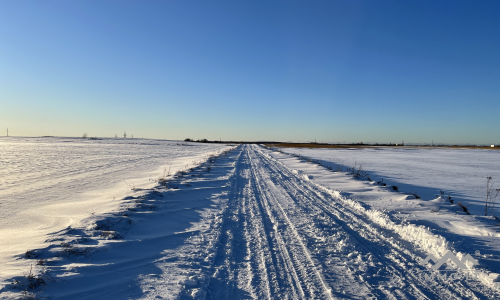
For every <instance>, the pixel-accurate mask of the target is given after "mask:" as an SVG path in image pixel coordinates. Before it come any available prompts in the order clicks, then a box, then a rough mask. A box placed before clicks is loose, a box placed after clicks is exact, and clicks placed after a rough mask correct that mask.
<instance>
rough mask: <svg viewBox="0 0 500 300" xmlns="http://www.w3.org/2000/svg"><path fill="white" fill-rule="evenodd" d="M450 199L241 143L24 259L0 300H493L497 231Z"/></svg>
mask: <svg viewBox="0 0 500 300" xmlns="http://www.w3.org/2000/svg"><path fill="white" fill-rule="evenodd" d="M445 200H446V199H444V198H441V197H435V199H432V200H425V199H415V198H412V197H409V195H408V194H405V193H398V192H395V191H391V190H390V189H388V188H387V187H383V186H380V185H377V184H375V183H374V182H369V181H367V180H359V179H353V178H352V176H351V175H348V174H346V173H345V172H333V171H332V170H329V169H328V168H327V167H325V166H322V165H320V164H318V163H315V162H309V161H308V160H307V159H302V158H299V157H294V156H291V155H287V154H285V153H280V152H276V151H273V150H268V149H264V148H262V147H259V146H256V145H242V146H240V147H238V148H236V149H234V150H232V151H231V152H226V153H223V154H222V155H220V156H219V157H211V158H209V159H208V161H206V162H204V163H203V164H201V165H200V166H198V167H196V168H192V169H189V170H186V171H185V172H182V173H177V174H176V176H175V177H173V178H170V179H169V180H168V181H167V182H164V183H157V184H156V185H155V186H150V187H148V188H147V189H143V190H137V191H134V193H133V194H132V195H129V196H127V197H124V198H121V199H119V200H117V202H118V203H119V205H118V209H116V210H115V211H113V212H110V213H106V214H101V215H95V216H91V217H90V218H87V219H85V221H83V222H82V224H81V225H82V226H80V227H72V228H67V229H64V230H61V231H60V232H57V233H54V234H53V235H51V241H50V242H48V245H45V247H44V248H40V249H37V250H35V251H33V253H32V256H31V258H25V259H24V260H27V261H29V262H31V263H32V264H33V265H34V269H33V274H34V276H32V277H34V279H33V278H32V279H31V281H30V279H29V276H17V277H15V278H13V282H14V283H15V284H9V285H6V286H4V287H3V288H2V289H1V290H0V295H1V296H3V297H4V298H7V297H10V296H12V295H14V294H15V293H19V291H20V290H22V289H23V288H26V287H29V284H30V283H31V284H32V285H38V287H35V289H29V291H30V292H34V293H35V294H36V296H37V297H39V298H42V297H50V298H51V299H104V298H108V299H498V298H499V297H500V293H499V290H498V282H497V276H498V274H497V273H500V272H499V271H500V268H499V266H498V257H497V256H498V253H499V250H500V246H499V245H498V239H499V237H500V236H499V234H498V226H495V225H494V221H493V220H491V219H488V218H480V217H474V216H466V215H464V214H463V213H461V211H460V210H457V209H456V208H457V207H456V205H451V204H448V203H446V201H445ZM459 228H461V229H462V231H461V232H460V231H459V230H458V229H459ZM448 251H451V252H450V253H451V254H452V255H453V257H457V258H458V259H460V260H462V261H463V263H464V264H465V265H464V267H465V269H461V271H460V272H454V273H453V274H455V275H458V276H455V277H453V276H452V277H451V278H450V277H449V276H446V277H444V274H450V273H449V272H451V270H453V271H457V267H460V265H459V264H461V262H460V260H456V261H454V262H452V261H448V263H446V264H445V265H443V266H442V269H440V271H432V270H431V269H429V268H430V266H431V265H432V264H433V263H434V262H433V261H432V260H431V261H429V263H428V264H424V265H422V264H421V262H422V260H423V259H424V258H426V257H427V256H428V255H431V254H432V255H433V256H434V257H436V258H438V259H439V258H441V257H443V255H445V253H447V252H448ZM476 251H478V252H476ZM467 254H470V255H472V256H469V257H468V256H467ZM40 260H43V263H42V265H36V263H37V262H39V261H40ZM473 260H474V261H475V260H477V262H474V261H473ZM445 266H448V267H449V268H451V269H450V270H448V269H444V267H445ZM28 271H29V270H27V272H28ZM436 274H438V275H439V276H434V275H436ZM464 274H473V276H469V277H464ZM26 275H29V273H27V274H26ZM27 277H28V278H27ZM37 279H40V280H42V281H43V282H39V281H37ZM37 282H39V284H36V283H37Z"/></svg>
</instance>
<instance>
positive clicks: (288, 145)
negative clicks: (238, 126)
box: [266, 143, 380, 148]
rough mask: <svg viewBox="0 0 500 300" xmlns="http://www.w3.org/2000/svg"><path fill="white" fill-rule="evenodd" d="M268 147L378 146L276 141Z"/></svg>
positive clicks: (369, 146)
mask: <svg viewBox="0 0 500 300" xmlns="http://www.w3.org/2000/svg"><path fill="white" fill-rule="evenodd" d="M266 146H269V147H283V148H373V147H380V146H372V145H330V144H312V143H278V144H266Z"/></svg>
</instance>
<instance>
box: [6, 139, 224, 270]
mask: <svg viewBox="0 0 500 300" xmlns="http://www.w3.org/2000/svg"><path fill="white" fill-rule="evenodd" d="M227 147H228V146H227V145H220V144H201V143H184V142H175V141H164V140H143V139H102V140H86V139H81V138H16V137H10V138H5V137H4V138H0V245H1V247H0V265H1V266H2V268H1V269H0V278H3V279H5V278H8V277H9V276H13V275H17V274H19V272H20V270H22V271H25V270H24V269H22V267H25V266H23V262H21V261H19V260H17V261H16V260H13V257H15V256H19V255H21V254H24V253H25V252H26V251H27V250H30V249H35V248H39V247H41V246H43V245H44V241H45V240H47V238H48V235H49V234H51V233H54V232H57V231H60V230H62V229H65V228H67V227H68V226H72V227H78V226H79V225H80V221H81V220H83V219H85V218H88V217H89V216H91V215H92V214H95V215H99V214H102V213H105V212H110V211H113V210H115V209H116V208H117V207H118V206H119V204H120V203H119V201H117V200H118V199H122V198H123V197H125V196H126V195H127V194H129V193H131V188H130V186H135V187H136V188H147V187H149V186H152V185H154V184H156V182H155V181H151V180H150V178H154V179H157V178H158V177H160V176H163V173H164V170H165V169H166V170H167V172H168V170H169V169H170V173H171V174H173V173H175V172H176V171H178V170H180V169H185V168H186V167H192V166H193V164H196V163H198V162H200V161H202V160H205V159H206V158H207V156H208V155H209V154H213V153H216V152H217V151H221V150H223V149H226V148H227Z"/></svg>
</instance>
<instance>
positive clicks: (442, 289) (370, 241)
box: [256, 150, 497, 299]
mask: <svg viewBox="0 0 500 300" xmlns="http://www.w3.org/2000/svg"><path fill="white" fill-rule="evenodd" d="M256 153H258V154H259V157H260V158H261V159H262V161H264V164H265V167H266V168H268V169H269V170H270V173H272V172H276V173H278V174H280V176H277V177H279V178H280V180H273V182H274V183H275V184H276V185H280V186H282V187H283V190H285V191H287V192H288V193H289V195H290V197H291V198H292V199H294V200H295V201H296V203H297V207H301V208H303V209H304V210H305V211H307V212H308V213H311V212H317V211H318V209H319V210H321V211H322V212H324V213H325V214H326V215H327V216H328V217H329V218H331V220H332V221H333V222H335V223H338V224H339V225H340V227H341V228H342V230H344V231H345V232H346V233H347V234H348V236H350V237H352V238H354V240H355V241H356V242H357V244H358V247H359V246H360V247H361V248H364V250H365V251H367V253H370V254H373V255H375V256H376V258H378V260H379V262H382V263H383V265H385V268H386V270H387V271H388V272H389V274H388V275H390V274H391V273H392V276H394V277H398V278H400V279H401V280H402V281H401V282H400V283H399V285H400V286H401V288H400V289H395V290H394V291H392V292H390V291H388V290H387V289H383V290H382V291H383V292H384V294H385V296H387V297H394V298H395V299H403V298H409V299H411V298H416V299H426V298H427V299H428V298H430V299H461V298H468V299H483V298H487V297H491V296H492V295H493V294H495V295H496V294H497V293H496V292H492V291H491V290H490V289H488V288H484V287H483V286H481V285H480V284H479V283H477V282H463V281H451V282H450V281H444V280H442V279H441V278H436V279H437V280H435V281H432V280H424V281H422V280H421V279H420V278H419V277H418V276H416V275H415V274H414V273H412V272H408V269H409V267H411V268H422V267H421V266H419V265H418V264H417V263H416V262H417V261H418V259H419V257H418V256H417V255H415V254H416V253H419V250H418V249H416V247H414V246H413V245H411V244H410V243H408V242H407V241H404V240H402V239H400V238H399V236H398V235H397V234H395V233H393V232H389V231H388V230H386V229H383V228H381V227H380V226H379V225H377V224H374V223H373V221H371V220H370V219H369V218H368V217H366V216H364V215H362V214H359V213H358V212H356V211H355V210H354V209H353V208H351V207H350V206H347V205H343V203H342V202H341V201H338V200H339V199H336V198H335V197H333V196H332V195H331V194H330V193H328V192H326V191H327V189H325V188H323V187H320V186H318V185H316V184H314V183H311V182H308V181H305V180H303V179H299V178H298V177H297V176H296V175H295V174H293V173H292V172H291V170H290V169H288V168H287V167H285V166H284V165H283V164H281V163H280V162H278V161H276V160H275V159H272V158H270V157H269V156H267V155H266V154H264V153H262V152H261V151H259V150H257V151H256ZM295 209H296V208H295ZM405 287H410V288H411V289H409V290H408V289H407V288H405ZM485 295H487V296H486V297H485ZM379 296H382V295H379Z"/></svg>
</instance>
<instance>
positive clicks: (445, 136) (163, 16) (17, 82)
mask: <svg viewBox="0 0 500 300" xmlns="http://www.w3.org/2000/svg"><path fill="white" fill-rule="evenodd" d="M498 11H500V2H497V1H481V2H470V1H439V2H436V1H412V2H408V1H405V2H400V1H376V2H375V1H314V2H305V1H251V2H234V1H210V2H207V1H148V2H141V1H84V2H79V1H62V0H60V1H43V2H40V1H8V2H7V1H6V2H3V3H2V4H1V5H0V39H1V40H2V44H1V45H0V135H4V133H5V130H6V129H7V128H9V133H10V135H12V136H45V135H50V136H75V137H78V136H81V135H82V134H83V133H87V134H88V136H97V137H114V135H115V134H117V135H118V136H123V132H125V131H126V132H127V134H128V135H129V136H130V135H131V134H133V135H134V137H141V138H159V139H172V140H175V139H181V140H182V139H184V138H193V139H202V138H207V139H209V140H218V139H220V138H221V139H222V140H276V141H314V140H315V139H316V140H317V141H318V142H330V141H336V142H341V141H345V142H360V141H363V142H379V143H383V142H400V141H401V140H404V141H405V142H409V143H412V142H413V143H430V142H431V141H434V142H435V143H472V144H493V143H500V133H499V131H498V128H500V118H499V117H498V112H499V111H500V101H499V100H500V84H499V83H500V56H499V55H498V53H500V18H499V17H498ZM2 132H3V133H2Z"/></svg>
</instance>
